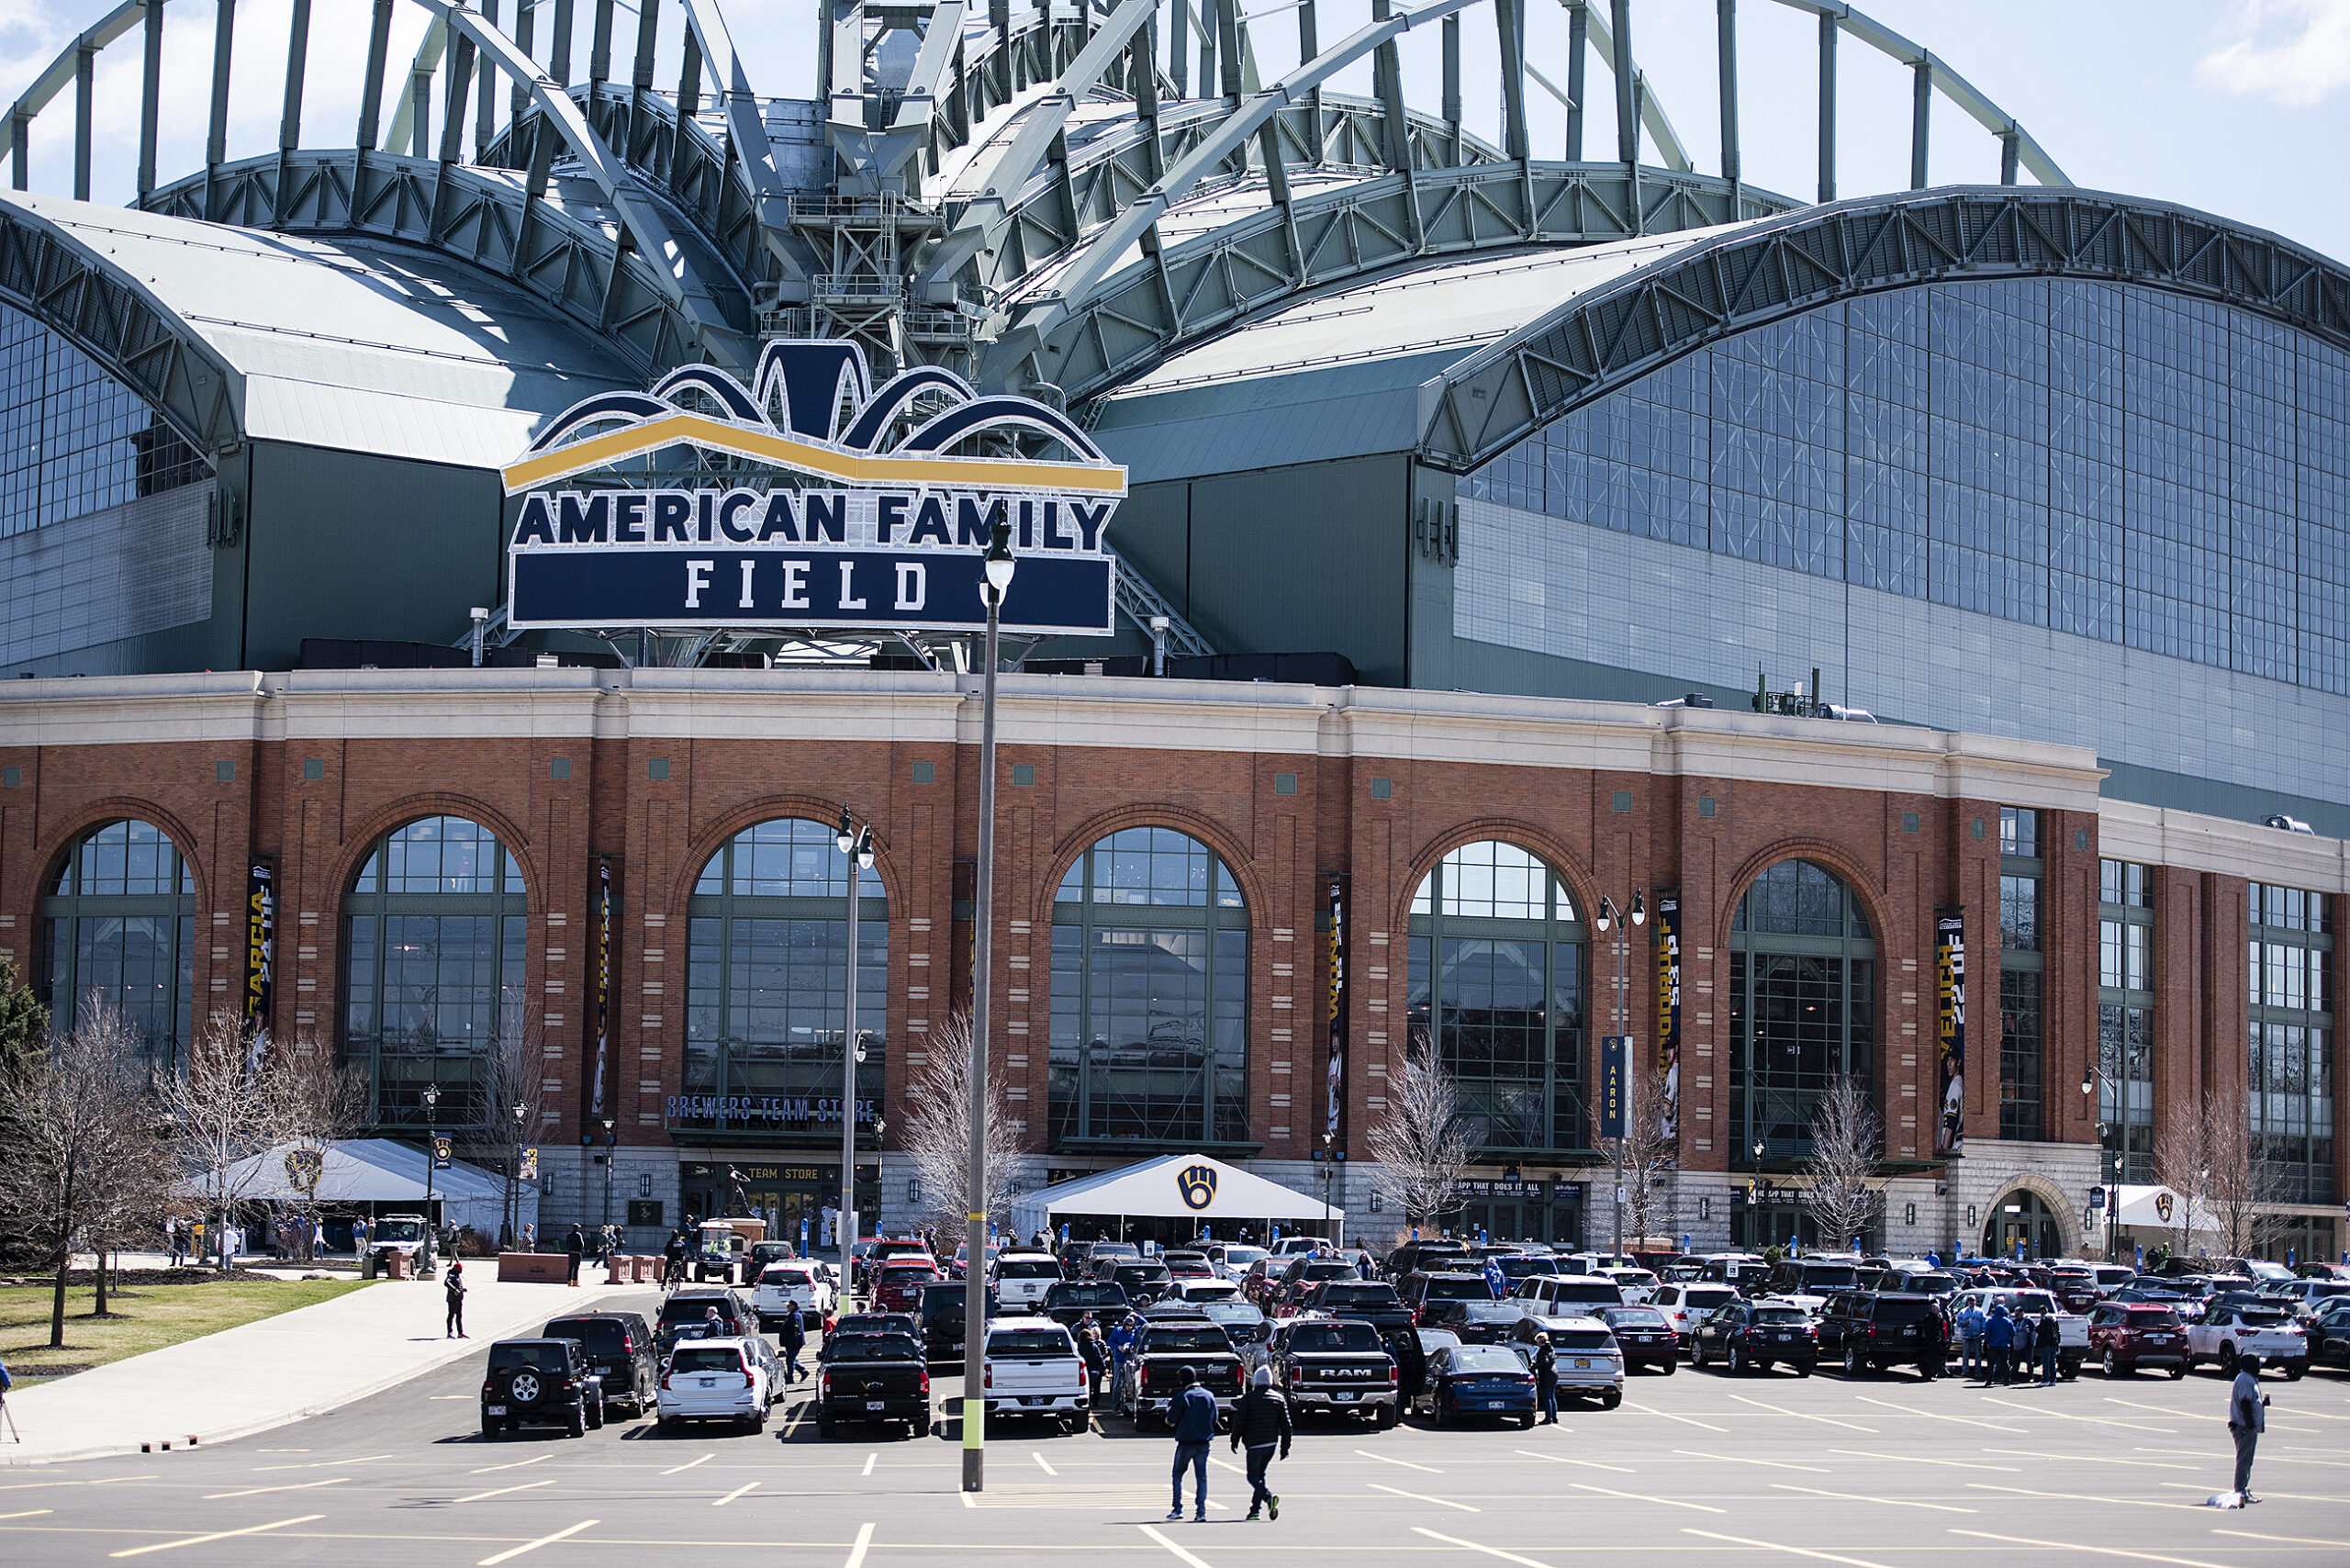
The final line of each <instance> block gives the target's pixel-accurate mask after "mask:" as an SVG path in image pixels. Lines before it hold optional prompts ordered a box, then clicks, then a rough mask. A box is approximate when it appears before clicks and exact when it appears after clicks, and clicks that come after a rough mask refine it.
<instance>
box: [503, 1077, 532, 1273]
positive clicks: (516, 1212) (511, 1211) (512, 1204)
mask: <svg viewBox="0 0 2350 1568" xmlns="http://www.w3.org/2000/svg"><path fill="white" fill-rule="evenodd" d="M513 1109H514V1143H513V1147H512V1148H510V1149H509V1151H508V1153H509V1156H510V1158H509V1159H508V1160H507V1161H506V1244H507V1245H508V1246H509V1247H511V1246H512V1245H513V1244H514V1238H516V1237H518V1236H520V1235H521V1234H522V1188H521V1180H522V1137H523V1128H522V1119H523V1118H524V1117H525V1116H527V1115H529V1114H530V1112H531V1107H530V1105H529V1104H528V1103H525V1102H523V1101H520V1100H517V1101H515V1102H514V1106H513Z"/></svg>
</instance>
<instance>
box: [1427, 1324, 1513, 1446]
mask: <svg viewBox="0 0 2350 1568" xmlns="http://www.w3.org/2000/svg"><path fill="white" fill-rule="evenodd" d="M1412 1408H1413V1409H1414V1410H1415V1411H1425V1412H1426V1413H1427V1417H1428V1419H1429V1420H1431V1421H1433V1422H1435V1423H1436V1424H1437V1425H1438V1426H1439V1427H1449V1426H1450V1425H1452V1424H1453V1423H1454V1422H1456V1421H1459V1420H1462V1419H1464V1418H1467V1417H1494V1418H1497V1419H1502V1420H1512V1419H1514V1420H1516V1422H1517V1425H1518V1428H1519V1429H1520V1430H1524V1429H1525V1428H1528V1427H1531V1426H1533V1425H1534V1373H1533V1372H1531V1371H1530V1370H1528V1369H1527V1364H1526V1362H1525V1361H1522V1360H1521V1359H1519V1357H1518V1356H1517V1355H1516V1354H1515V1353H1514V1352H1512V1351H1511V1350H1507V1349H1506V1348H1505V1347H1503V1346H1500V1345H1457V1346H1453V1347H1450V1348H1449V1349H1443V1350H1438V1351H1436V1352H1435V1353H1434V1354H1433V1355H1431V1356H1429V1357H1428V1367H1427V1375H1426V1376H1425V1377H1423V1378H1422V1379H1421V1380H1420V1387H1419V1392H1418V1393H1416V1394H1414V1395H1413V1396H1412Z"/></svg>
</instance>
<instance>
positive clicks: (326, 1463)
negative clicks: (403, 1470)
mask: <svg viewBox="0 0 2350 1568" xmlns="http://www.w3.org/2000/svg"><path fill="white" fill-rule="evenodd" d="M466 1397H467V1398H471V1397H472V1395H470V1394H468V1395H466ZM391 1457H392V1456H391V1455H390V1454H387V1453H371V1454H369V1455H368V1456H367V1457H366V1458H364V1459H319V1460H312V1461H311V1462H309V1463H308V1464H257V1465H255V1466H253V1473H254V1474H255V1475H266V1474H268V1473H270V1472H271V1471H273V1470H332V1469H333V1468H334V1467H335V1466H337V1465H339V1464H373V1463H375V1462H376V1461H377V1460H379V1459H389V1458H391Z"/></svg>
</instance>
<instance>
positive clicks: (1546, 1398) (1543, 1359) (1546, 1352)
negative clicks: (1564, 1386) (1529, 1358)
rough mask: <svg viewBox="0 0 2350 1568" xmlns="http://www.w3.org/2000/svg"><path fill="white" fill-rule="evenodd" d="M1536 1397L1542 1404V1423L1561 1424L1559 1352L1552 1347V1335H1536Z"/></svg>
mask: <svg viewBox="0 0 2350 1568" xmlns="http://www.w3.org/2000/svg"><path fill="white" fill-rule="evenodd" d="M1534 1397H1535V1398H1536V1399H1537V1400H1538V1401H1539V1402H1540V1404H1541V1406H1542V1424H1543V1425H1544V1426H1546V1427H1555V1426H1557V1425H1558V1424H1559V1353H1558V1352H1557V1351H1556V1350H1552V1349H1551V1348H1550V1336H1549V1335H1548V1334H1537V1335H1536V1336H1534Z"/></svg>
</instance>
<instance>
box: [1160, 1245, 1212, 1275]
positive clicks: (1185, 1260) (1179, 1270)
mask: <svg viewBox="0 0 2350 1568" xmlns="http://www.w3.org/2000/svg"><path fill="white" fill-rule="evenodd" d="M1158 1260H1159V1261H1160V1262H1162V1263H1164V1264H1166V1265H1167V1276H1168V1278H1169V1279H1174V1280H1212V1279H1214V1278H1215V1277H1216V1272H1215V1265H1214V1264H1213V1263H1211V1262H1209V1261H1208V1255H1207V1254H1206V1253H1204V1252H1201V1251H1197V1250H1194V1249H1191V1248H1183V1249H1180V1250H1177V1251H1172V1252H1162V1253H1160V1254H1159V1255H1158Z"/></svg>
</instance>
